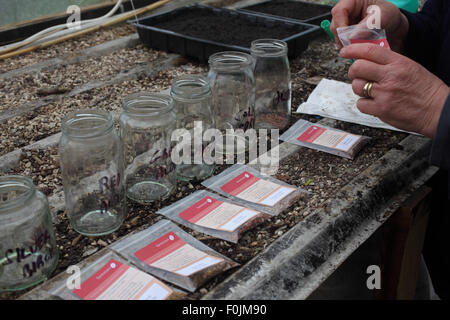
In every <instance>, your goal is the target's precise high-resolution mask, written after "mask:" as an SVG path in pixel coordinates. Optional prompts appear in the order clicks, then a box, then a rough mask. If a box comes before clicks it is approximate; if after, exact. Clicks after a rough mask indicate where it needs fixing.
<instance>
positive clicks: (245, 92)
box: [208, 51, 255, 131]
mask: <svg viewBox="0 0 450 320" xmlns="http://www.w3.org/2000/svg"><path fill="white" fill-rule="evenodd" d="M209 66H210V71H209V74H208V78H209V81H210V84H211V91H212V106H213V113H214V117H215V122H216V128H217V129H219V130H222V131H223V130H226V129H243V130H244V131H245V130H247V129H250V128H253V127H254V121H255V118H254V113H255V79H254V75H253V58H252V57H251V56H250V55H249V54H246V53H242V52H234V51H226V52H219V53H215V54H213V55H212V56H211V57H210V58H209Z"/></svg>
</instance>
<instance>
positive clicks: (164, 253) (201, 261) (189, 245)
mask: <svg viewBox="0 0 450 320" xmlns="http://www.w3.org/2000/svg"><path fill="white" fill-rule="evenodd" d="M111 249H112V250H113V251H115V252H117V253H118V254H120V255H122V256H124V257H125V258H127V259H129V260H130V261H132V262H133V263H134V264H135V265H137V266H138V267H139V268H141V269H142V270H144V271H146V272H148V273H150V274H152V275H154V276H156V277H158V278H160V279H163V280H165V281H168V282H170V283H173V284H175V285H177V286H179V287H181V288H184V289H186V290H189V291H191V292H194V291H195V290H196V289H197V288H198V287H200V286H201V285H202V284H204V283H205V282H207V281H208V280H210V279H211V278H212V277H215V276H216V275H218V274H220V273H222V272H224V271H226V270H228V269H230V268H233V267H236V266H238V265H239V264H238V263H236V262H234V261H232V260H230V259H229V258H227V257H225V256H223V255H221V254H219V253H217V252H216V251H214V250H213V249H211V248H209V247H208V246H206V245H205V244H203V243H202V242H201V241H198V240H197V239H195V238H194V237H192V236H191V235H189V234H188V233H186V232H185V231H183V230H182V229H180V228H179V227H177V226H176V225H175V224H174V223H172V222H170V221H169V220H161V221H159V222H158V223H156V224H154V225H153V226H151V227H150V228H148V229H146V230H144V231H141V232H139V233H136V234H133V235H130V236H128V237H126V238H124V239H123V240H121V241H119V242H118V243H116V244H114V245H112V246H111Z"/></svg>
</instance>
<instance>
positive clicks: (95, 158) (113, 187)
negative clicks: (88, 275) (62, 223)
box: [59, 109, 126, 236]
mask: <svg viewBox="0 0 450 320" xmlns="http://www.w3.org/2000/svg"><path fill="white" fill-rule="evenodd" d="M59 153H60V162H61V163H60V164H61V173H62V181H63V186H64V194H65V200H66V212H67V217H68V218H69V221H70V223H71V225H72V227H73V228H74V229H75V230H76V231H77V232H79V233H81V234H83V235H87V236H101V235H105V234H109V233H112V232H114V231H115V230H117V229H118V228H119V227H120V226H121V224H122V222H123V220H124V219H125V215H126V202H125V201H126V198H125V189H124V183H123V158H122V148H121V143H120V139H119V136H118V135H117V133H116V130H115V128H114V123H113V119H112V117H111V115H110V114H109V113H108V112H106V111H102V110H93V109H89V110H78V111H75V112H72V113H70V114H68V115H66V116H65V117H64V119H63V121H62V135H61V139H60V142H59Z"/></svg>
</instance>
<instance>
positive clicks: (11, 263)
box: [0, 176, 59, 292]
mask: <svg viewBox="0 0 450 320" xmlns="http://www.w3.org/2000/svg"><path fill="white" fill-rule="evenodd" d="M58 256H59V254H58V249H57V246H56V240H55V234H54V231H53V225H52V221H51V216H50V210H49V206H48V201H47V198H46V197H45V195H44V194H42V193H41V192H39V191H38V190H36V188H35V186H34V184H33V181H31V179H29V178H27V177H22V176H3V177H0V292H3V291H16V290H23V289H25V288H28V287H30V286H33V285H36V284H38V283H40V282H42V281H44V280H45V279H47V278H48V277H49V276H50V274H51V273H52V272H53V271H54V270H55V268H56V264H57V263H58Z"/></svg>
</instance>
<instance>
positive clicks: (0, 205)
mask: <svg viewBox="0 0 450 320" xmlns="http://www.w3.org/2000/svg"><path fill="white" fill-rule="evenodd" d="M10 186H20V187H22V188H23V189H24V190H26V191H25V192H23V193H22V194H20V195H19V196H17V197H16V198H14V199H9V200H6V201H0V211H3V210H5V209H10V208H12V207H16V206H17V205H18V204H20V203H24V202H26V201H27V200H28V199H29V198H30V197H31V196H32V195H33V194H34V193H35V191H36V186H35V185H34V183H33V180H31V178H29V177H26V176H20V175H6V176H0V190H1V189H2V188H5V187H10Z"/></svg>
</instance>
